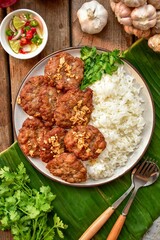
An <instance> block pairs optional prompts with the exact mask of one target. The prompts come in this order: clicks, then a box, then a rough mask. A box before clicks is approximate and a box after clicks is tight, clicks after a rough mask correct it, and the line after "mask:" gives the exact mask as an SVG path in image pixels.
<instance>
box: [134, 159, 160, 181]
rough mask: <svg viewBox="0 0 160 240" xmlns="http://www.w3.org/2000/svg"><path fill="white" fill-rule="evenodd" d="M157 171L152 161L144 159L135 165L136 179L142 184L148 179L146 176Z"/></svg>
mask: <svg viewBox="0 0 160 240" xmlns="http://www.w3.org/2000/svg"><path fill="white" fill-rule="evenodd" d="M157 171H159V169H158V167H157V165H156V164H155V163H154V162H152V161H148V160H146V161H144V162H142V163H140V164H139V165H138V166H137V167H136V171H135V176H136V179H137V180H138V179H139V180H141V181H143V182H144V184H146V180H148V178H149V177H150V176H151V175H152V173H153V174H154V173H155V172H157ZM135 184H136V183H135ZM137 184H138V183H137ZM141 184H142V183H141ZM142 186H143V185H142Z"/></svg>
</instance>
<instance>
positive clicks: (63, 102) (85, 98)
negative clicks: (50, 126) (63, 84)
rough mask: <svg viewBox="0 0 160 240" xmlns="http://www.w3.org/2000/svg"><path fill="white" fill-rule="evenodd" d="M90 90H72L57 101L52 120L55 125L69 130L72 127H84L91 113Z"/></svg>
mask: <svg viewBox="0 0 160 240" xmlns="http://www.w3.org/2000/svg"><path fill="white" fill-rule="evenodd" d="M92 109H93V105H92V90H91V89H90V88H87V89H86V90H85V91H81V90H80V89H72V90H69V91H67V92H66V93H65V94H63V95H62V96H60V97H59V98H58V100H57V104H56V109H55V113H54V118H55V122H56V125H57V126H59V127H63V128H70V127H72V126H74V125H86V124H87V123H88V122H89V120H90V115H91V113H92Z"/></svg>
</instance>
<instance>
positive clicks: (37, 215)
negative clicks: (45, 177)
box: [0, 163, 67, 240]
mask: <svg viewBox="0 0 160 240" xmlns="http://www.w3.org/2000/svg"><path fill="white" fill-rule="evenodd" d="M29 183H30V179H29V176H28V175H27V173H26V169H25V167H24V165H23V163H21V164H20V165H19V166H18V168H17V171H15V172H11V170H10V169H9V168H8V167H6V166H5V167H3V168H1V169H0V230H11V233H12V235H13V238H14V240H22V239H25V240H53V239H55V238H56V236H59V238H64V235H63V232H62V230H64V229H66V228H67V225H65V224H63V222H62V220H61V219H60V218H59V217H58V216H57V214H56V213H54V212H53V200H54V199H55V197H56V196H55V195H54V194H53V193H52V192H51V189H50V187H49V186H42V187H41V188H40V189H39V191H38V190H36V189H32V188H31V187H30V186H29ZM53 213H54V217H53V222H52V223H53V225H51V221H49V219H50V218H49V215H50V214H53Z"/></svg>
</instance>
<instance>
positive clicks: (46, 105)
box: [39, 85, 58, 126]
mask: <svg viewBox="0 0 160 240" xmlns="http://www.w3.org/2000/svg"><path fill="white" fill-rule="evenodd" d="M57 98H58V93H57V90H56V88H54V87H51V86H46V85H44V86H42V87H41V88H40V92H39V101H40V108H39V112H40V117H41V118H42V119H43V120H44V121H45V125H46V126H53V125H54V122H55V120H54V111H55V106H56V102H57Z"/></svg>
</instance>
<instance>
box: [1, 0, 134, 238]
mask: <svg viewBox="0 0 160 240" xmlns="http://www.w3.org/2000/svg"><path fill="white" fill-rule="evenodd" d="M84 2H86V1H84V0H53V1H51V0H45V1H42V0H30V1H28V0H19V1H18V2H17V3H16V4H14V5H13V6H11V7H10V8H7V9H0V21H2V19H3V18H4V17H5V15H6V14H7V13H9V12H11V11H13V10H16V9H19V8H28V9H32V10H34V11H36V12H38V13H39V14H40V15H41V16H42V17H43V18H44V20H45V22H46V24H47V26H48V31H49V39H48V42H47V45H46V47H45V49H44V50H43V52H42V53H41V54H40V55H39V56H37V57H35V58H33V59H29V60H18V59H15V58H13V57H11V56H8V54H7V53H6V52H5V51H4V50H3V49H2V46H1V45H0V63H1V64H0V93H1V94H0V106H1V107H0V151H3V150H5V149H6V148H7V147H9V146H10V145H11V144H12V143H13V141H14V137H13V136H14V133H13V127H12V126H13V122H12V116H13V109H14V102H15V98H16V95H17V91H18V88H19V86H20V83H21V82H22V80H23V78H24V77H25V75H26V74H27V72H28V71H29V70H30V69H31V68H32V67H33V66H34V65H35V64H36V63H37V62H38V61H39V60H41V59H42V58H43V57H45V56H46V55H48V54H50V53H52V52H54V51H57V50H60V49H64V48H68V47H71V46H82V45H89V46H96V47H99V48H104V49H108V50H113V49H115V48H118V49H121V50H124V49H127V48H128V47H129V46H130V45H131V44H132V37H131V36H129V35H127V34H126V33H125V32H124V31H123V28H122V27H121V26H120V25H119V24H118V23H117V20H116V19H115V17H114V14H113V13H112V10H111V8H110V4H109V0H108V1H106V0H99V2H100V3H101V4H103V6H104V7H105V8H106V9H107V10H108V13H109V17H108V24H107V26H106V27H105V28H104V30H103V31H102V32H101V33H99V34H96V35H89V34H86V33H83V32H82V31H81V28H80V24H79V21H78V19H77V15H76V13H77V10H78V9H79V8H80V7H81V5H82V4H83V3H84ZM0 239H1V240H6V239H10V234H9V235H8V234H5V235H4V233H0Z"/></svg>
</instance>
